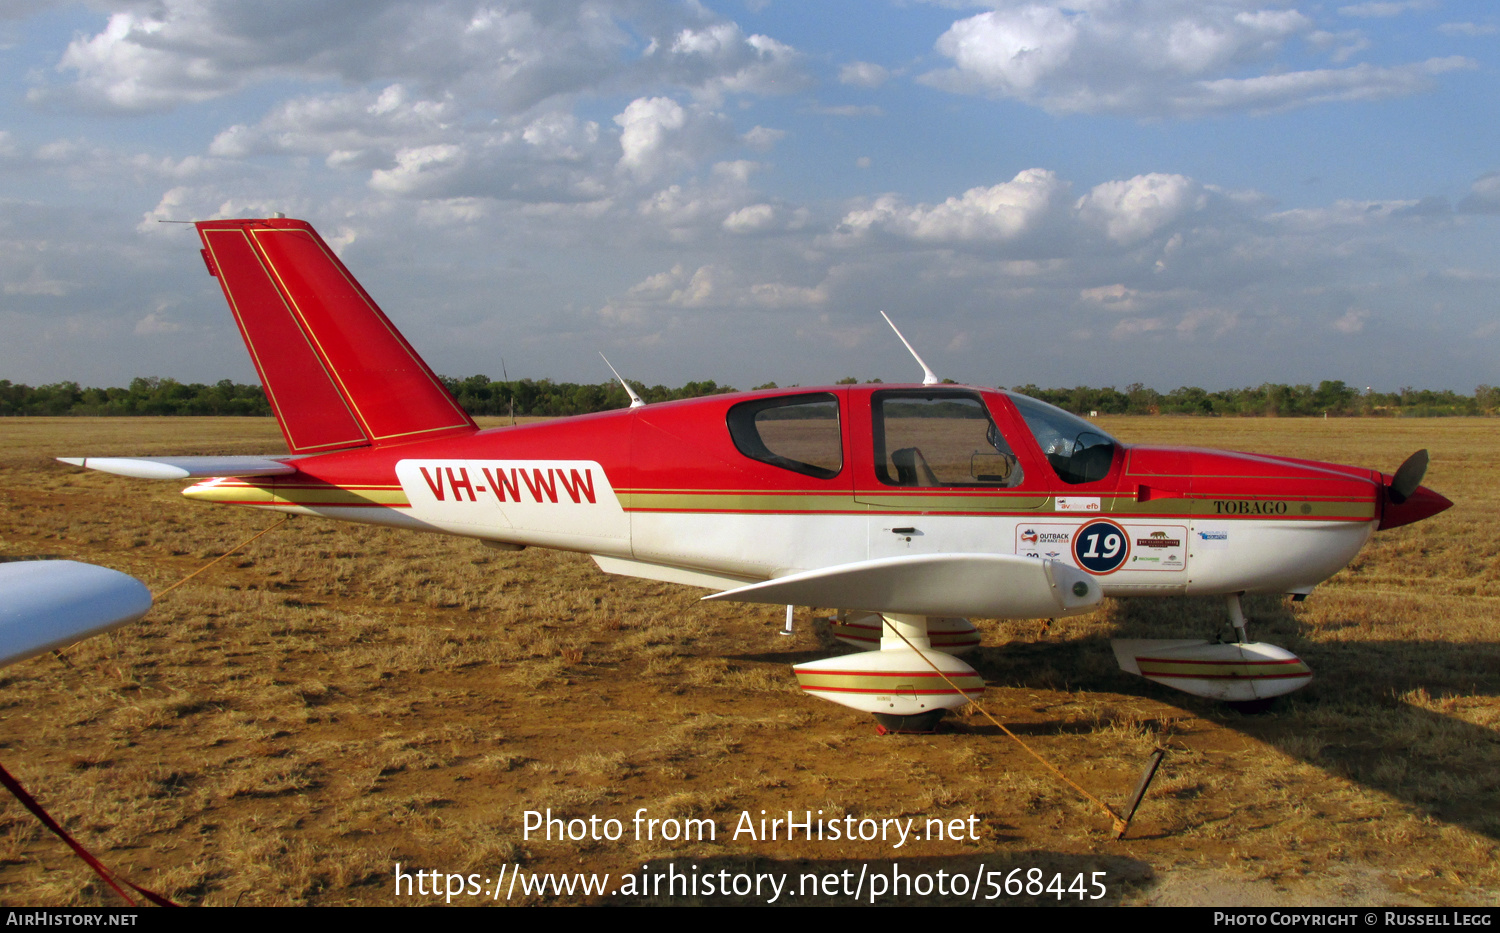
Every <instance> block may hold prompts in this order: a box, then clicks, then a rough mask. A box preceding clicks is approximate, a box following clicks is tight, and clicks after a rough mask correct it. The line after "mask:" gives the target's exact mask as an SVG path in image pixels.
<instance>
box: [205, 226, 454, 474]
mask: <svg viewBox="0 0 1500 933" xmlns="http://www.w3.org/2000/svg"><path fill="white" fill-rule="evenodd" d="M197 227H198V235H199V236H200V237H202V238H203V246H204V249H203V258H204V261H205V262H207V263H208V271H209V272H210V273H211V274H212V275H214V276H215V277H217V278H218V280H219V285H220V286H222V287H223V289H224V297H225V298H227V299H228V300H229V307H230V310H232V311H233V312H234V319H235V321H236V322H237V323H238V324H239V327H240V334H241V335H242V336H243V337H244V338H245V346H246V348H248V349H249V351H250V358H251V360H252V361H253V362H254V363H255V369H256V371H257V372H259V373H260V379H261V384H262V385H263V386H265V390H266V397H267V398H268V399H269V400H270V402H271V408H272V410H273V411H274V412H275V413H276V421H277V423H278V424H280V425H281V432H282V434H284V435H286V442H287V446H288V447H289V448H291V451H292V453H297V454H301V453H322V452H325V451H330V450H340V449H343V448H348V447H364V446H368V445H371V444H374V445H381V444H392V443H400V442H403V441H413V440H425V439H427V438H432V437H438V436H441V435H443V434H449V433H460V432H469V431H473V430H476V428H475V425H474V421H473V419H471V418H470V417H469V416H468V414H467V413H466V412H465V411H464V410H463V409H462V408H460V407H459V405H458V402H456V401H455V400H454V398H453V396H452V394H450V393H449V392H448V390H447V389H446V388H445V387H444V386H443V384H442V382H441V381H439V380H438V378H437V376H436V375H434V374H433V372H432V370H431V369H429V368H428V367H427V364H426V363H424V362H422V358H421V357H419V356H417V353H416V351H415V350H413V349H412V348H411V344H409V343H407V342H406V338H404V337H402V336H401V333H400V331H398V330H396V328H395V327H394V326H393V325H392V324H391V322H390V321H389V320H388V319H387V318H386V316H385V314H384V313H383V312H381V310H380V307H379V306H378V305H376V304H375V302H374V300H373V299H371V298H370V296H369V295H368V294H366V293H365V290H364V289H363V288H361V287H360V285H359V283H358V282H356V281H355V280H354V276H352V275H350V274H349V270H348V269H345V268H344V264H343V263H342V262H340V261H339V259H338V257H337V256H335V255H334V254H333V250H331V249H329V248H328V244H326V243H324V242H323V239H322V237H320V236H318V234H317V231H315V230H313V228H312V226H311V225H310V224H308V223H307V222H306V221H302V220H288V219H283V218H273V219H268V220H210V221H203V222H201V223H199V224H197Z"/></svg>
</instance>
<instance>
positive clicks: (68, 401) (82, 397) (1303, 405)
mask: <svg viewBox="0 0 1500 933" xmlns="http://www.w3.org/2000/svg"><path fill="white" fill-rule="evenodd" d="M441 378H442V380H443V384H444V385H446V386H447V387H448V389H449V391H451V392H452V393H453V395H454V397H455V398H457V399H458V402H459V404H460V405H462V406H463V407H464V408H465V409H466V410H467V411H468V412H469V413H470V414H473V415H510V414H515V415H516V416H517V417H522V416H536V415H543V416H558V415H581V414H586V413H588V412H595V411H607V410H609V409H613V408H624V407H625V406H627V405H629V404H630V399H629V397H628V396H626V394H625V390H624V389H622V388H621V387H620V385H619V383H615V382H608V383H599V384H579V383H573V382H553V381H552V380H550V379H517V380H513V381H506V382H496V381H494V380H492V379H490V378H489V377H488V376H470V377H468V378H467V379H455V378H452V377H448V376H443V377H441ZM855 381H856V380H854V379H841V380H839V384H845V385H847V384H850V383H853V382H855ZM877 381H878V380H877ZM632 385H633V387H634V388H635V390H636V392H637V393H638V394H639V395H640V396H641V397H642V398H643V399H645V400H646V401H647V402H666V401H672V400H675V399H684V398H698V397H700V396H704V395H718V394H721V393H724V392H734V391H737V390H736V389H734V388H733V387H731V386H721V385H719V384H718V383H716V382H714V381H713V380H707V381H704V382H689V383H687V384H686V385H683V386H681V387H678V388H675V389H674V388H668V387H667V386H661V385H655V386H644V385H639V384H635V383H632ZM756 388H761V389H772V388H776V384H775V383H767V384H766V385H764V386H756ZM1014 388H1015V391H1017V392H1021V393H1023V394H1026V395H1030V396H1032V397H1033V398H1039V399H1041V400H1042V401H1044V402H1051V403H1052V404H1053V405H1056V406H1058V407H1059V408H1063V409H1066V410H1068V411H1071V412H1074V413H1075V414H1083V415H1087V414H1090V413H1093V412H1098V413H1099V414H1108V415H1217V416H1234V417H1254V416H1271V417H1296V416H1311V417H1318V416H1322V415H1325V414H1326V415H1328V416H1329V417H1333V418H1345V417H1355V416H1386V417H1407V418H1411V417H1434V416H1440V415H1493V414H1496V413H1497V410H1500V389H1497V388H1495V387H1494V386H1488V385H1482V386H1479V387H1478V388H1477V389H1475V391H1474V394H1473V395H1460V394H1459V393H1457V392H1453V391H1450V390H1446V389H1445V390H1442V391H1434V390H1431V389H1413V388H1409V387H1408V388H1403V389H1401V390H1400V391H1398V392H1373V391H1372V392H1361V391H1359V390H1358V389H1356V388H1354V387H1352V386H1347V385H1345V384H1344V383H1342V382H1338V381H1328V380H1325V381H1323V382H1320V383H1318V385H1317V386H1316V387H1313V386H1311V385H1282V384H1280V383H1269V382H1268V383H1265V384H1263V385H1259V386H1255V387H1253V388H1246V389H1227V390H1224V391H1222V392H1209V391H1206V390H1204V389H1200V388H1197V387H1195V386H1183V387H1181V388H1178V389H1173V390H1172V391H1170V392H1166V393H1163V392H1158V391H1157V390H1155V389H1150V388H1147V387H1146V386H1144V385H1142V384H1140V383H1138V382H1137V383H1133V384H1131V385H1128V386H1126V387H1125V390H1124V391H1123V392H1122V391H1120V390H1119V389H1116V388H1115V387H1113V386H1108V387H1105V388H1101V389H1095V388H1090V387H1088V386H1078V387H1077V388H1074V389H1043V388H1039V387H1038V386H1034V385H1024V386H1015V387H1014ZM269 414H271V406H270V405H269V404H268V403H267V402H266V396H265V393H264V392H263V391H261V387H260V386H258V385H241V384H240V383H237V382H232V381H230V380H228V379H221V380H220V381H218V382H216V383H214V384H213V385H204V384H203V383H198V382H193V383H182V382H178V381H176V380H175V379H158V378H155V377H152V378H138V379H132V380H131V382H130V386H129V387H128V388H123V389H121V388H112V389H96V388H83V387H80V386H79V385H78V383H76V382H59V383H54V384H52V385H44V386H36V387H32V386H28V385H19V384H15V383H12V382H11V381H10V380H8V379H0V415H269Z"/></svg>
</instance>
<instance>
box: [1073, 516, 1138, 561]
mask: <svg viewBox="0 0 1500 933" xmlns="http://www.w3.org/2000/svg"><path fill="white" fill-rule="evenodd" d="M1129 556H1130V535H1129V534H1128V533H1126V531H1125V529H1124V528H1122V527H1120V526H1119V525H1116V524H1115V523H1114V522H1112V521H1108V520H1105V519H1099V520H1097V521H1092V522H1089V523H1088V524H1087V525H1084V526H1083V527H1082V528H1080V529H1078V533H1077V534H1075V535H1073V559H1074V560H1075V561H1077V562H1078V566H1079V567H1081V568H1083V569H1084V570H1087V571H1088V572H1089V573H1094V574H1103V573H1114V572H1115V571H1116V570H1119V569H1120V568H1121V567H1122V566H1124V564H1125V561H1126V559H1127V558H1128V557H1129Z"/></svg>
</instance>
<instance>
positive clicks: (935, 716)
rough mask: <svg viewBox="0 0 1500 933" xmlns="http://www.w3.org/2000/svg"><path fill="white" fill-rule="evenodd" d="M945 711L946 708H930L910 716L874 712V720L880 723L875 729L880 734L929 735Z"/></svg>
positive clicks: (934, 729)
mask: <svg viewBox="0 0 1500 933" xmlns="http://www.w3.org/2000/svg"><path fill="white" fill-rule="evenodd" d="M946 712H948V711H947V710H946V709H931V710H928V711H927V712H925V713H916V714H914V715H911V716H893V715H891V714H890V713H876V714H875V721H876V722H878V723H879V724H880V728H879V729H877V730H876V731H877V732H879V733H880V734H881V735H929V734H931V733H933V732H936V731H937V725H938V723H939V722H941V721H942V719H943V714H944V713H946Z"/></svg>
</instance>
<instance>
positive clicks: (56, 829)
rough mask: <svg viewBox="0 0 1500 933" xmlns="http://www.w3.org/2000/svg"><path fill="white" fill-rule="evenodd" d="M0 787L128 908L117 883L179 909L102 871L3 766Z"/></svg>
mask: <svg viewBox="0 0 1500 933" xmlns="http://www.w3.org/2000/svg"><path fill="white" fill-rule="evenodd" d="M0 784H4V785H5V789H6V790H8V791H10V792H11V793H12V794H14V795H15V798H16V799H17V800H19V801H21V806H23V807H25V808H26V809H28V810H30V811H31V813H32V815H33V816H35V817H36V818H37V819H39V820H41V821H42V825H43V826H45V827H47V828H48V829H50V830H52V832H53V833H55V834H56V835H57V838H59V839H61V840H62V841H63V842H66V843H67V844H68V847H69V848H70V849H72V850H73V851H74V852H75V853H76V854H77V855H78V857H79V858H81V859H83V860H84V861H85V862H87V863H88V865H89V867H90V868H92V869H93V870H94V873H95V874H96V875H98V876H99V877H100V878H103V879H104V883H105V884H107V885H109V886H110V887H111V888H113V889H114V892H115V893H116V894H118V895H120V896H121V897H123V898H124V899H125V903H127V904H129V905H130V906H131V907H135V906H136V903H135V900H134V898H132V897H131V896H130V895H129V894H126V893H125V891H124V889H123V888H121V887H120V884H123V885H125V887H127V888H130V889H132V890H133V891H135V892H136V893H137V894H139V895H140V896H141V897H144V898H145V899H146V900H148V901H150V902H151V903H153V904H155V905H156V906H158V907H180V906H182V905H181V904H175V903H173V902H172V901H171V900H169V899H168V898H165V897H162V896H161V895H160V894H157V893H156V892H155V891H148V890H146V889H145V888H143V887H141V886H140V885H138V884H135V883H134V882H132V881H130V880H129V879H127V878H124V877H122V876H120V875H116V874H115V873H114V872H112V871H110V870H109V869H108V868H105V867H104V863H103V862H100V861H99V860H98V859H96V858H94V856H93V854H92V853H91V852H89V850H88V849H85V848H84V847H83V846H81V845H79V844H78V842H77V841H76V840H74V838H73V837H72V836H70V835H68V831H67V830H66V829H63V828H62V827H61V826H59V825H58V824H57V821H56V820H54V819H53V818H52V816H51V814H49V813H48V812H47V811H46V810H43V809H42V805H41V804H39V803H37V802H36V798H35V797H33V796H31V794H30V793H28V792H27V791H26V788H24V787H22V786H21V782H20V781H17V780H16V779H15V778H13V777H11V776H10V772H9V771H7V770H5V767H4V766H3V765H0ZM116 880H118V881H119V884H116V883H115V882H116Z"/></svg>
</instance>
